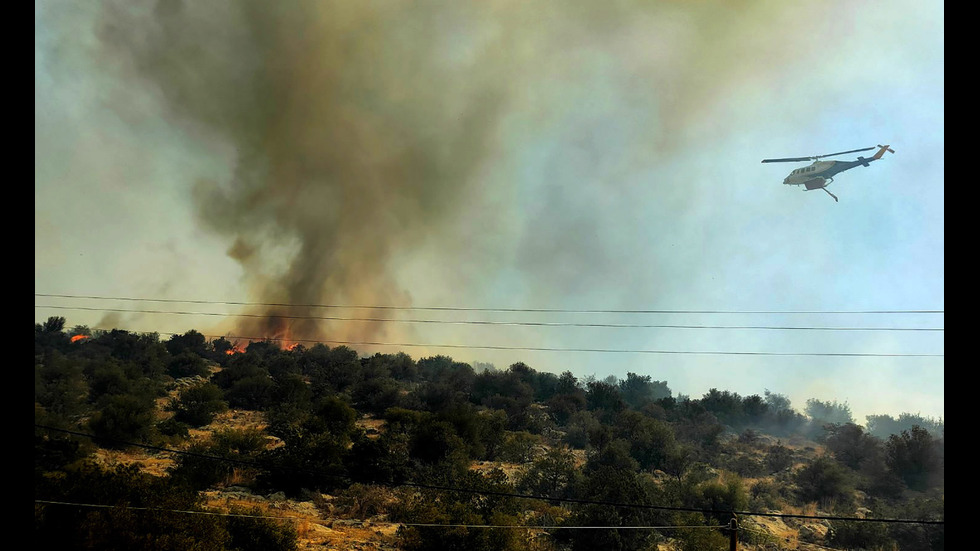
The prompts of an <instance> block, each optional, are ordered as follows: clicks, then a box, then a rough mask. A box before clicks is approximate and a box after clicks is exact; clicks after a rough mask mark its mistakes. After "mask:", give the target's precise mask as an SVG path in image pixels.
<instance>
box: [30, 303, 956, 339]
mask: <svg viewBox="0 0 980 551" xmlns="http://www.w3.org/2000/svg"><path fill="white" fill-rule="evenodd" d="M34 308H46V309H50V310H81V311H94V312H114V313H126V314H166V315H179V316H210V317H223V318H225V317H238V318H259V319H277V320H314V321H355V322H366V323H415V324H436V325H482V326H525V327H592V328H614V329H741V330H788V331H933V332H944V331H945V330H946V329H945V328H942V327H821V326H786V325H690V324H686V325H685V324H643V323H585V322H535V321H496V320H436V319H400V318H363V317H361V318H358V317H348V316H299V315H286V314H248V313H235V312H189V311H181V310H145V309H131V308H98V307H90V306H53V305H46V304H41V305H34Z"/></svg>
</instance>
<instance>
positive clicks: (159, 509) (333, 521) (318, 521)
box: [34, 499, 728, 530]
mask: <svg viewBox="0 0 980 551" xmlns="http://www.w3.org/2000/svg"><path fill="white" fill-rule="evenodd" d="M34 503H39V504H41V505H64V506H70V507H89V508H95V509H126V510H131V511H153V512H161V513H181V514H189V515H208V516H215V517H236V518H254V519H270V520H285V521H298V522H311V523H313V524H324V525H326V524H351V525H363V524H364V523H365V522H368V523H370V524H371V525H372V526H376V525H379V524H385V525H389V526H411V527H416V528H517V529H524V530H671V529H679V528H684V529H687V528H710V529H712V530H717V529H719V528H727V527H728V525H718V526H705V525H703V524H698V525H691V526H681V525H665V526H565V525H547V526H545V525H536V524H449V523H445V524H444V523H435V522H396V521H377V520H370V519H344V518H316V519H309V518H301V517H277V516H272V515H248V514H242V513H224V512H218V511H193V510H187V509H165V508H162V507H138V506H133V505H107V504H101V503H74V502H68V501H52V500H46V499H35V500H34Z"/></svg>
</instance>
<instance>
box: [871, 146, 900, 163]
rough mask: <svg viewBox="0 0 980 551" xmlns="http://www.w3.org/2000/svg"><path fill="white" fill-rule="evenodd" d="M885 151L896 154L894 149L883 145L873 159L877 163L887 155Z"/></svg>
mask: <svg viewBox="0 0 980 551" xmlns="http://www.w3.org/2000/svg"><path fill="white" fill-rule="evenodd" d="M885 151H887V152H889V153H894V152H895V150H894V149H892V148H891V146H890V145H881V144H878V152H877V153H875V155H874V157H872V159H874V160H876V161H877V160H878V159H880V158H881V157H882V156H883V155H884V154H885Z"/></svg>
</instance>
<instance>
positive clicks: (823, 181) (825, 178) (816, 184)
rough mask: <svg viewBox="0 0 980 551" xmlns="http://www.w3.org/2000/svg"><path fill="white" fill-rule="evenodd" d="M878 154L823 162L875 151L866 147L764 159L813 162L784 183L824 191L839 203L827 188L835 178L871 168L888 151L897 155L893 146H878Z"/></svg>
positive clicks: (794, 172) (769, 160) (781, 161)
mask: <svg viewBox="0 0 980 551" xmlns="http://www.w3.org/2000/svg"><path fill="white" fill-rule="evenodd" d="M877 147H878V152H877V153H875V154H874V155H873V156H872V157H871V158H868V159H866V158H864V157H861V156H858V158H857V160H854V161H821V160H820V159H823V158H824V157H836V156H837V155H847V154H848V153H860V152H862V151H871V150H872V149H875V148H874V147H865V148H862V149H852V150H850V151H838V152H837V153H828V154H826V155H814V156H812V157H787V158H785V159H763V160H762V162H764V163H800V162H804V161H813V164H811V165H810V166H807V167H803V168H798V169H796V170H794V171H793V172H790V173H789V176H787V177H786V178H785V179H784V180H783V183H784V184H786V185H789V186H804V187H805V188H806V191H810V190H814V189H822V190H824V191H826V192H827V195H830V196H831V197H833V198H834V201H837V200H838V199H837V196H836V195H834V194H833V193H831V192H830V190H828V189H827V186H829V185H830V183H831V182H833V181H834V176H836V175H838V174H840V173H841V172H844V171H845V170H850V169H852V168H854V167H857V166H871V165H870V163H871V162H873V161H877V160H879V159H881V158H882V156H883V155H884V154H885V152H886V151H888V152H891V153H895V150H894V149H892V148H891V146H887V145H881V144H878V146H877Z"/></svg>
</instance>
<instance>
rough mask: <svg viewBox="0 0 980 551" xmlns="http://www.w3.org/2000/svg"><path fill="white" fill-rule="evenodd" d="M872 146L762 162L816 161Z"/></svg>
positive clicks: (867, 149)
mask: <svg viewBox="0 0 980 551" xmlns="http://www.w3.org/2000/svg"><path fill="white" fill-rule="evenodd" d="M872 149H874V148H873V147H863V148H861V149H851V150H850V151H838V152H837V153H827V154H826V155H812V156H810V157H786V158H783V159H763V160H762V162H764V163H802V162H803V161H816V160H817V159H823V158H824V157H835V156H837V155H846V154H848V153H860V152H861V151H871V150H872Z"/></svg>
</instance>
